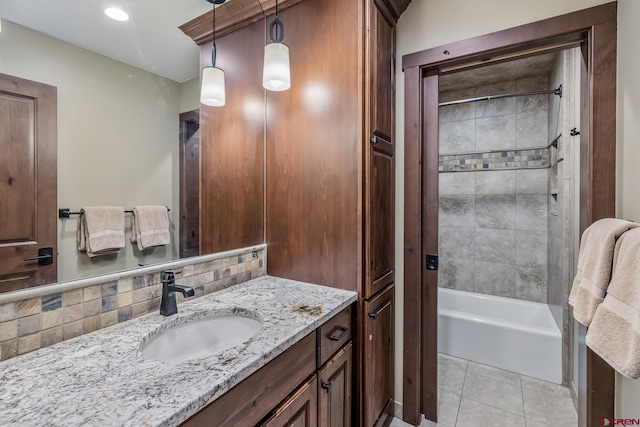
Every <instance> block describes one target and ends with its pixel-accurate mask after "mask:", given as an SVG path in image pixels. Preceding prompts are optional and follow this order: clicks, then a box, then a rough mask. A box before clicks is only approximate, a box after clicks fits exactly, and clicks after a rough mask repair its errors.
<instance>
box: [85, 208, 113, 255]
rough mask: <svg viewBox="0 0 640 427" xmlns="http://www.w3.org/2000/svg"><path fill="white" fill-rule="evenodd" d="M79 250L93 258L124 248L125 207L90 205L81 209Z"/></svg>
mask: <svg viewBox="0 0 640 427" xmlns="http://www.w3.org/2000/svg"><path fill="white" fill-rule="evenodd" d="M76 240H77V243H78V250H81V251H86V252H87V255H88V256H89V257H91V258H93V257H95V256H100V255H110V254H115V253H118V252H119V251H120V249H122V248H124V244H125V238H124V208H123V207H120V206H89V207H85V208H82V209H81V210H80V220H79V221H78V228H77V231H76Z"/></svg>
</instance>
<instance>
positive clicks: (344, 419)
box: [318, 343, 353, 427]
mask: <svg viewBox="0 0 640 427" xmlns="http://www.w3.org/2000/svg"><path fill="white" fill-rule="evenodd" d="M352 369H353V345H352V344H351V343H348V344H347V345H346V346H345V347H344V348H343V349H342V350H340V351H339V352H338V353H337V354H336V355H335V356H334V357H333V358H332V359H331V360H330V361H329V362H327V364H326V365H325V366H324V367H323V368H322V369H320V370H319V371H318V427H342V426H351V425H353V419H352V411H351V410H352V405H353V397H352V383H353V375H352V373H351V372H352Z"/></svg>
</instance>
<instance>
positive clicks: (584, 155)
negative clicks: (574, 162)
mask: <svg viewBox="0 0 640 427" xmlns="http://www.w3.org/2000/svg"><path fill="white" fill-rule="evenodd" d="M616 19H617V4H616V3H615V2H614V3H608V4H605V5H602V6H597V7H593V8H589V9H585V10H582V11H578V12H574V13H569V14H566V15H562V16H558V17H555V18H550V19H547V20H543V21H538V22H534V23H531V24H527V25H523V26H519V27H515V28H512V29H508V30H504V31H499V32H496V33H492V34H488V35H485V36H480V37H476V38H473V39H469V40H463V41H459V42H455V43H450V44H448V45H444V46H440V47H437V48H433V49H428V50H425V51H422V52H417V53H414V54H410V55H406V56H404V57H403V68H404V69H405V159H406V163H405V231H404V235H405V240H404V254H405V265H404V270H405V286H404V289H405V299H404V322H405V325H404V326H405V330H404V360H403V362H404V372H403V391H404V402H403V412H404V413H403V418H404V420H405V421H407V422H409V423H412V424H415V425H417V423H418V421H419V416H418V417H416V414H417V413H419V411H420V408H419V405H420V401H421V400H422V398H426V396H425V394H427V393H433V394H434V396H435V393H436V391H437V389H435V388H434V387H437V386H434V384H435V381H431V380H429V379H428V378H424V381H425V382H424V383H422V387H423V389H422V390H420V388H421V387H420V386H419V384H421V381H422V380H423V377H425V376H429V375H431V376H434V377H437V366H436V367H435V368H434V366H433V365H432V364H431V362H430V359H429V355H428V354H421V353H426V352H425V351H424V349H423V351H422V352H421V351H420V349H419V348H418V346H417V345H416V344H418V343H419V342H421V341H422V342H425V343H432V344H433V343H436V342H437V341H428V339H429V338H428V337H429V334H430V333H431V334H432V333H434V331H436V333H437V327H436V328H435V329H434V326H433V325H431V324H430V323H429V322H428V320H423V323H422V326H423V328H422V329H420V328H416V323H417V319H419V318H421V316H422V315H423V313H437V301H436V299H435V298H433V297H431V298H429V296H430V295H429V286H428V284H429V280H428V279H427V278H426V277H423V276H426V275H423V274H422V271H426V270H423V269H424V267H422V261H423V255H424V252H422V251H424V250H427V249H428V244H429V243H428V242H425V244H424V245H422V243H421V242H422V240H423V239H429V238H430V237H429V236H427V235H426V232H427V230H429V225H428V224H429V222H428V215H427V214H424V215H425V219H424V221H425V222H423V218H422V215H423V212H421V211H420V209H419V202H420V201H421V200H422V198H423V196H426V188H424V189H423V188H421V184H422V186H424V185H427V184H426V182H428V180H423V176H422V174H423V173H427V174H428V172H429V169H428V163H427V159H428V158H429V156H428V155H425V157H424V158H423V161H424V162H425V163H424V164H425V166H424V169H423V168H422V165H421V164H420V163H419V162H418V160H417V159H419V158H421V157H420V153H421V150H422V146H423V144H428V141H429V139H430V138H432V137H430V136H429V135H430V132H429V131H428V130H427V131H426V133H424V134H423V133H422V129H421V127H422V123H421V121H422V114H423V113H426V114H425V116H428V110H427V111H425V110H424V109H425V108H427V107H425V106H429V105H430V104H434V105H435V104H436V103H437V99H438V98H437V94H436V96H435V97H434V98H433V99H431V100H427V99H425V100H424V103H425V104H424V105H422V104H421V102H420V101H419V99H418V97H419V95H418V94H420V93H422V90H423V89H422V79H423V78H424V77H425V76H429V75H430V74H429V73H430V72H434V71H436V72H437V71H438V70H440V69H442V68H446V67H451V66H454V65H458V64H461V63H464V62H466V61H468V62H473V61H477V60H478V59H480V58H483V57H491V56H495V55H504V54H508V53H516V52H518V51H524V50H527V49H531V48H532V47H541V46H544V45H546V44H554V43H558V41H559V37H560V38H562V39H564V40H565V41H567V40H575V39H577V38H581V40H582V42H583V48H582V50H583V56H584V58H585V60H584V63H583V73H582V74H583V76H584V77H583V78H584V80H583V82H582V99H581V111H582V119H581V127H582V129H581V200H580V205H581V219H580V225H581V230H584V228H586V226H587V225H589V224H590V223H592V222H593V221H595V220H597V219H600V218H604V217H613V216H615V153H616V149H615V146H616V119H615V111H616V83H615V82H616V48H617V46H616V27H617V24H616ZM446 50H448V51H449V55H444V54H443V52H444V51H446ZM427 80H428V77H427ZM428 93H430V92H429V90H428V89H426V88H425V93H424V94H425V97H426V96H427V94H428ZM425 121H426V123H429V122H430V120H429V119H428V117H426V118H425ZM435 123H437V120H436V122H435ZM436 132H437V131H436ZM436 142H437V134H436ZM423 191H424V193H423ZM431 203H432V204H435V205H436V206H437V199H435V200H432V202H431ZM423 224H424V225H425V227H424V228H420V225H423ZM436 227H437V223H436ZM416 230H420V232H416ZM432 234H433V233H432ZM436 236H437V230H436ZM431 240H433V237H431ZM432 244H437V239H436V240H435V241H433V242H432ZM419 247H420V248H421V249H420V250H419V249H418V248H419ZM421 283H422V284H423V285H427V286H426V287H425V289H426V292H423V291H422V290H421V286H420V284H421ZM421 296H422V298H424V300H423V303H422V305H421V304H419V303H418V301H419V300H420V297H421ZM581 345H583V344H581ZM418 361H422V362H423V363H425V365H424V366H419V365H418V364H419V362H418ZM586 365H587V367H586V374H585V378H586V385H585V384H583V385H582V386H580V385H579V389H580V390H585V392H583V393H579V394H581V396H579V397H580V400H581V402H580V406H581V407H584V406H583V400H584V399H586V414H584V415H582V418H583V419H581V420H580V426H581V427H583V426H587V427H591V426H593V427H595V426H596V425H597V423H598V420H599V419H600V418H602V417H612V416H613V415H614V413H613V409H614V395H615V393H614V391H615V375H614V372H613V370H612V369H611V368H610V367H609V366H608V365H607V364H606V363H604V362H603V361H602V360H600V359H599V358H598V357H597V356H596V355H595V354H592V353H591V352H590V350H588V349H587V357H586ZM584 394H587V396H582V395H584ZM416 397H417V398H416ZM432 400H434V402H431V404H432V405H435V404H436V402H437V399H432ZM422 409H423V410H424V411H425V412H430V408H429V407H423V408H422ZM427 415H429V414H427ZM429 418H431V417H429ZM431 419H433V420H435V418H431Z"/></svg>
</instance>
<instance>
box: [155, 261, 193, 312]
mask: <svg viewBox="0 0 640 427" xmlns="http://www.w3.org/2000/svg"><path fill="white" fill-rule="evenodd" d="M176 274H178V273H176V272H175V271H173V270H165V271H163V272H162V273H160V279H161V280H162V301H161V302H160V314H161V315H163V316H171V315H173V314H176V313H177V312H178V304H177V303H176V294H175V293H176V292H180V293H181V294H182V295H184V297H185V298H186V297H192V296H194V295H195V293H196V292H195V290H194V289H193V288H192V287H189V286H183V285H177V284H176V283H175V280H176Z"/></svg>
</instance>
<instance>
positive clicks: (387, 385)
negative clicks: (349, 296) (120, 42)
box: [363, 285, 395, 427]
mask: <svg viewBox="0 0 640 427" xmlns="http://www.w3.org/2000/svg"><path fill="white" fill-rule="evenodd" d="M394 292H395V287H394V286H393V285H391V286H389V287H388V288H387V289H385V290H384V291H383V292H382V293H380V294H379V295H378V296H376V297H375V298H373V299H372V300H371V301H365V303H364V309H365V315H366V319H365V327H364V333H365V334H364V340H365V358H364V362H363V364H364V374H363V381H364V405H365V407H364V426H365V427H371V426H374V425H376V426H378V425H382V424H383V423H384V422H385V421H386V420H387V419H388V418H389V417H393V387H394V385H393V381H394V375H393V370H394V364H393V352H394Z"/></svg>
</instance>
